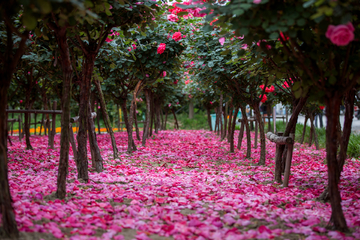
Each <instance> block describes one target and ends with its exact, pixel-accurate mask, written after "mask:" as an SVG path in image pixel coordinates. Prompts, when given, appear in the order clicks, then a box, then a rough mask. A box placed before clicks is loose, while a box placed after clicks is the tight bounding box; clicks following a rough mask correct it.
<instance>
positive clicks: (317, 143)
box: [309, 114, 320, 150]
mask: <svg viewBox="0 0 360 240" xmlns="http://www.w3.org/2000/svg"><path fill="white" fill-rule="evenodd" d="M310 122H311V129H312V133H311V134H312V135H313V137H314V142H315V148H316V150H319V149H320V147H319V141H318V137H317V133H316V128H315V126H314V114H311V115H310ZM309 146H311V145H310V143H309Z"/></svg>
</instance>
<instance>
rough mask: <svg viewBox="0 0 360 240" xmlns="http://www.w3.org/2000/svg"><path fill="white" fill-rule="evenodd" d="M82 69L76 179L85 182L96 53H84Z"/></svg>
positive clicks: (86, 177)
mask: <svg viewBox="0 0 360 240" xmlns="http://www.w3.org/2000/svg"><path fill="white" fill-rule="evenodd" d="M84 57H85V60H84V65H83V70H82V79H81V83H80V103H79V132H78V134H77V136H76V139H77V142H78V159H77V161H76V162H77V169H78V179H80V178H81V179H83V180H84V181H85V182H88V180H89V174H88V158H87V147H86V145H87V130H88V124H89V123H88V119H89V114H91V113H89V107H88V105H89V101H90V90H91V88H90V87H91V86H90V85H91V78H92V72H93V69H94V61H95V57H96V55H95V54H94V53H93V52H90V53H88V54H86V55H85V56H84Z"/></svg>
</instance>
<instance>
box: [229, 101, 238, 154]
mask: <svg viewBox="0 0 360 240" xmlns="http://www.w3.org/2000/svg"><path fill="white" fill-rule="evenodd" d="M238 112H239V107H235V113H234V119H233V121H232V124H231V129H230V130H231V132H230V152H231V153H233V152H234V151H235V147H234V133H235V125H236V117H237V114H238ZM229 126H230V123H229Z"/></svg>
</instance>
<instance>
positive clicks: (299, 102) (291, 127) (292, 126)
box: [275, 97, 308, 175]
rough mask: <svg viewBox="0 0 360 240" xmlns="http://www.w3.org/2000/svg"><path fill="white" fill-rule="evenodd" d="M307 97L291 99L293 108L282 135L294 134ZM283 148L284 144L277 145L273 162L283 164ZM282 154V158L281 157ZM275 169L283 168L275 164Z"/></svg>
mask: <svg viewBox="0 0 360 240" xmlns="http://www.w3.org/2000/svg"><path fill="white" fill-rule="evenodd" d="M307 98H308V97H302V98H299V99H296V100H294V101H293V105H294V110H293V113H292V114H291V117H290V120H289V121H288V122H287V124H286V128H285V131H284V137H288V136H289V134H290V133H294V134H295V130H296V123H297V119H298V116H299V113H300V112H301V110H302V108H303V106H304V105H305V103H306V100H307ZM286 112H287V110H286ZM284 150H285V145H280V146H279V154H277V155H276V157H275V158H276V159H275V164H276V163H279V162H282V163H283V164H285V158H286V154H284ZM283 155H284V158H283ZM283 159H284V161H283ZM275 169H281V172H283V171H282V170H284V169H285V168H283V167H281V168H277V167H276V166H275ZM277 174H279V173H277V172H275V175H277ZM280 174H281V173H280Z"/></svg>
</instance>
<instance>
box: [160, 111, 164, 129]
mask: <svg viewBox="0 0 360 240" xmlns="http://www.w3.org/2000/svg"><path fill="white" fill-rule="evenodd" d="M159 111H160V119H161V124H160V130H164V111H163V108H160V110H159Z"/></svg>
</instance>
